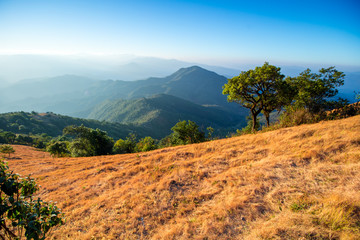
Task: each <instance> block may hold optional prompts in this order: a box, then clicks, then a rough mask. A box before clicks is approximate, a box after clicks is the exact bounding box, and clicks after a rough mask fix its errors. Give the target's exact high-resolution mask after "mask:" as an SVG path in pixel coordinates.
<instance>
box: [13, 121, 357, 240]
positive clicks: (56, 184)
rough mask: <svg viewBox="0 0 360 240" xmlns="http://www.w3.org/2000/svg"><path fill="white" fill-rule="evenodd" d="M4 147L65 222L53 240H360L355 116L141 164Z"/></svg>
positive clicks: (145, 158)
mask: <svg viewBox="0 0 360 240" xmlns="http://www.w3.org/2000/svg"><path fill="white" fill-rule="evenodd" d="M14 147H15V149H16V153H15V154H14V156H13V157H14V158H13V159H10V160H9V165H10V167H11V169H14V171H15V172H17V173H20V174H22V175H27V174H30V173H31V174H32V176H33V177H35V178H37V179H38V183H39V184H40V185H41V186H42V187H41V190H40V194H39V195H40V197H42V198H44V199H45V200H47V201H48V200H53V201H56V202H57V204H58V206H59V207H60V208H62V210H63V211H64V212H65V214H66V217H67V223H66V224H65V225H64V226H61V227H59V228H57V229H56V230H54V231H53V232H52V236H51V238H53V239H360V174H359V172H360V116H356V117H352V118H348V119H343V120H336V121H328V122H321V123H318V124H313V125H302V126H298V127H292V128H284V129H279V130H276V131H272V132H266V133H259V134H255V135H244V136H240V137H236V138H231V139H223V140H217V141H211V142H205V143H201V144H194V145H188V146H179V147H173V148H167V149H160V150H156V151H152V152H147V153H141V154H126V155H113V156H99V157H90V158H51V157H48V155H47V154H44V153H41V152H35V151H33V150H31V149H30V148H27V147H21V146H14Z"/></svg>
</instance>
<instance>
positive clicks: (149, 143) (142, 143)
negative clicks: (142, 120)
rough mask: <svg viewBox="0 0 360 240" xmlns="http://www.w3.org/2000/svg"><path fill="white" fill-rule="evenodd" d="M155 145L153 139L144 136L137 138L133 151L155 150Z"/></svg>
mask: <svg viewBox="0 0 360 240" xmlns="http://www.w3.org/2000/svg"><path fill="white" fill-rule="evenodd" d="M156 148H157V145H156V143H155V140H154V139H153V138H152V137H145V138H142V139H140V140H139V142H138V143H137V144H136V147H135V151H136V152H147V151H151V150H155V149H156Z"/></svg>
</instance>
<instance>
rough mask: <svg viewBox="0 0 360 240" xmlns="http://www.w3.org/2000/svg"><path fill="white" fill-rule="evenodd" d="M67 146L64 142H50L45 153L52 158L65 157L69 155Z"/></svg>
mask: <svg viewBox="0 0 360 240" xmlns="http://www.w3.org/2000/svg"><path fill="white" fill-rule="evenodd" d="M67 144H68V143H67V142H64V141H51V142H50V143H49V144H48V145H47V147H46V151H47V152H49V153H50V155H51V156H53V157H65V156H67V155H68V154H70V152H69V151H68V146H67Z"/></svg>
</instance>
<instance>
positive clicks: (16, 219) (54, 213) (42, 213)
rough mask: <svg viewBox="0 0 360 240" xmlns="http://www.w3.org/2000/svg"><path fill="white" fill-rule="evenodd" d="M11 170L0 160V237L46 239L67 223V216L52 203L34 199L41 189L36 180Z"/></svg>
mask: <svg viewBox="0 0 360 240" xmlns="http://www.w3.org/2000/svg"><path fill="white" fill-rule="evenodd" d="M8 169H9V168H8V166H7V164H6V162H4V161H2V160H0V188H1V198H0V238H1V239H23V237H26V239H45V236H46V234H47V233H48V232H49V231H50V229H51V228H53V227H55V226H58V225H62V224H64V215H63V214H62V213H61V212H60V210H59V209H58V208H57V207H56V206H55V205H54V204H53V203H47V202H44V201H42V200H41V199H40V198H38V199H37V200H33V195H34V194H35V193H36V192H37V190H38V189H39V188H38V186H37V184H36V182H35V181H34V179H32V178H30V176H29V177H27V178H20V176H19V175H18V174H14V173H13V172H11V171H9V170H8ZM24 230H25V231H24Z"/></svg>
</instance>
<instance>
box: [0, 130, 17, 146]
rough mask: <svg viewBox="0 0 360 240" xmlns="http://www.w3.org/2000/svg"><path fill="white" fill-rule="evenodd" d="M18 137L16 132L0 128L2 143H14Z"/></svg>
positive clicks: (0, 141)
mask: <svg viewBox="0 0 360 240" xmlns="http://www.w3.org/2000/svg"><path fill="white" fill-rule="evenodd" d="M15 139H16V134H14V133H12V132H8V131H1V130H0V143H9V144H13V143H14V142H15Z"/></svg>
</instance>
